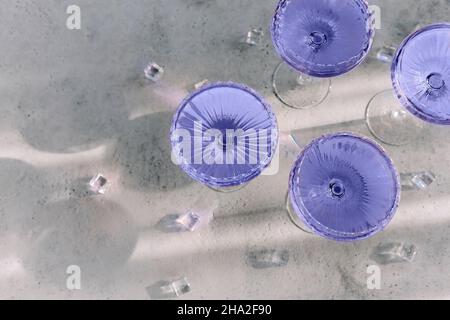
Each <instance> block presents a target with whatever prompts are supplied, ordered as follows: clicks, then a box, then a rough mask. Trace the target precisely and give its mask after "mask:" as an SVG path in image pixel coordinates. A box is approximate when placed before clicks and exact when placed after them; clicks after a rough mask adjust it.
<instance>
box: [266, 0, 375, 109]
mask: <svg viewBox="0 0 450 320" xmlns="http://www.w3.org/2000/svg"><path fill="white" fill-rule="evenodd" d="M373 22H374V21H373V17H372V14H371V13H370V11H369V8H368V5H367V3H366V2H365V1H364V0H281V1H280V2H279V3H278V7H277V9H276V13H275V15H274V18H273V21H272V26H271V33H272V40H273V43H274V46H275V49H276V51H277V53H278V55H279V56H280V57H281V58H282V59H283V60H284V62H286V64H287V65H288V66H283V65H282V64H280V65H279V66H278V67H277V69H276V70H275V73H274V76H273V87H274V91H275V94H276V95H277V97H278V98H279V99H280V100H281V101H282V102H283V103H284V104H286V105H288V106H292V107H298V108H301V107H305V106H313V105H317V104H318V103H320V102H321V101H323V100H324V99H325V97H326V96H327V94H328V92H329V89H330V81H329V79H326V80H324V79H315V78H330V77H336V76H339V75H342V74H344V73H346V72H349V71H350V70H352V69H353V68H355V67H356V66H358V65H359V64H360V63H361V62H362V61H363V60H364V58H365V57H366V55H367V53H368V52H369V50H370V48H371V45H372V42H373V36H374V27H373ZM292 69H294V70H292ZM299 73H301V75H299ZM294 76H295V77H294ZM299 76H300V77H299ZM295 83H296V84H297V87H298V86H299V85H300V87H298V88H297V89H301V90H303V91H305V92H301V93H300V92H299V95H305V94H306V96H307V98H303V99H304V100H303V101H302V100H297V101H295V100H296V99H301V98H295V96H294V95H293V93H292V91H293V90H295V89H296V88H295ZM308 85H310V86H311V85H313V88H311V89H310V90H309V91H308V89H307V88H304V87H306V86H308ZM311 91H312V92H311ZM300 104H303V105H300Z"/></svg>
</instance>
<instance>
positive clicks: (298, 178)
mask: <svg viewBox="0 0 450 320" xmlns="http://www.w3.org/2000/svg"><path fill="white" fill-rule="evenodd" d="M400 189H401V188H400V179H399V175H398V174H397V171H396V170H395V168H394V165H393V163H392V160H391V159H390V158H389V157H388V156H387V155H386V153H385V152H384V150H383V149H382V148H381V147H380V146H379V145H378V144H376V143H375V142H373V141H372V140H370V139H368V138H365V137H362V136H358V135H355V134H352V133H336V134H329V135H325V136H322V137H320V138H318V139H316V140H314V141H313V142H312V143H311V144H309V145H308V146H307V147H306V148H305V149H304V150H303V151H302V152H301V153H300V155H299V156H298V158H297V160H296V162H295V164H294V166H293V168H292V171H291V174H290V177H289V192H288V198H287V209H288V212H289V215H290V217H291V219H292V221H293V222H294V223H295V224H296V225H297V226H298V227H299V228H301V229H302V230H304V231H307V232H312V233H315V234H318V235H319V236H322V237H325V238H327V239H331V240H335V241H356V240H361V239H365V238H368V237H370V236H372V235H374V234H375V233H377V232H379V231H381V230H382V229H383V228H384V227H386V225H387V224H388V223H389V222H390V221H391V219H392V217H393V216H394V214H395V212H396V210H397V206H398V203H399V199H400Z"/></svg>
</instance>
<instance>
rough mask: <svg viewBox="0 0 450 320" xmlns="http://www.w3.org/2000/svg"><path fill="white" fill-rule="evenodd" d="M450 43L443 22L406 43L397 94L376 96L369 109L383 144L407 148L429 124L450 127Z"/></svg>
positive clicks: (397, 65)
mask: <svg viewBox="0 0 450 320" xmlns="http://www.w3.org/2000/svg"><path fill="white" fill-rule="evenodd" d="M449 39H450V24H449V23H438V24H433V25H430V26H426V27H423V28H421V29H419V30H417V31H415V32H413V33H412V34H411V35H409V36H408V37H407V38H406V39H405V40H404V41H403V42H402V44H401V45H400V47H399V49H398V50H397V52H396V54H395V56H394V58H393V61H392V66H391V78H392V85H393V88H394V90H387V91H384V92H381V93H379V94H377V95H376V96H374V97H373V98H372V99H371V101H370V102H369V104H368V106H367V110H366V122H367V125H368V127H369V129H370V131H371V132H372V134H373V135H374V136H375V137H377V138H378V139H379V140H380V141H383V142H385V143H388V144H391V145H404V144H406V143H409V142H411V141H413V140H415V139H416V138H417V137H418V136H419V135H420V134H421V131H422V129H423V128H424V126H425V124H426V123H432V124H440V125H450V45H449V41H450V40H449ZM424 121H425V122H424Z"/></svg>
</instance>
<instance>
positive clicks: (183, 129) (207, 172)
mask: <svg viewBox="0 0 450 320" xmlns="http://www.w3.org/2000/svg"><path fill="white" fill-rule="evenodd" d="M170 139H171V143H172V150H173V159H174V160H175V161H176V162H177V163H178V164H179V165H180V166H181V168H182V169H183V170H184V171H185V172H186V173H187V174H188V175H189V176H190V177H192V178H193V179H194V180H196V181H199V182H201V183H203V184H205V185H207V186H209V187H211V188H213V189H216V190H219V191H234V190H236V189H237V188H239V187H242V186H243V185H245V184H246V183H247V182H249V181H250V180H252V179H254V178H255V177H257V176H258V175H260V174H261V172H262V171H263V170H264V169H265V168H266V167H268V166H269V164H270V162H271V160H272V157H273V155H274V153H275V150H276V147H277V143H278V126H277V121H276V118H275V115H274V114H273V112H272V110H271V107H270V106H269V105H268V104H267V103H266V102H264V100H263V99H262V98H261V96H260V95H259V94H257V93H256V92H255V91H253V90H252V89H250V88H248V87H247V86H245V85H241V84H235V83H231V82H226V83H225V82H220V83H214V84H210V85H205V86H203V87H202V88H200V89H199V90H197V91H195V92H193V93H192V94H190V95H189V96H188V97H187V98H186V99H185V100H184V101H183V102H182V103H181V105H180V106H179V108H178V110H177V112H176V114H175V116H174V118H173V124H172V127H171V137H170ZM186 142H187V144H186Z"/></svg>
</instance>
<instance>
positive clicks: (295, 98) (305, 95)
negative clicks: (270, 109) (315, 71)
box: [272, 62, 331, 109]
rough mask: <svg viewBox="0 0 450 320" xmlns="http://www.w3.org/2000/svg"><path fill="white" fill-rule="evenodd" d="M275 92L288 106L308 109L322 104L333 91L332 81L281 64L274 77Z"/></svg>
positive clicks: (283, 63)
mask: <svg viewBox="0 0 450 320" xmlns="http://www.w3.org/2000/svg"><path fill="white" fill-rule="evenodd" d="M272 87H273V92H274V93H275V95H276V96H277V98H278V99H279V100H280V101H281V102H282V103H283V104H284V105H286V106H288V107H290V108H294V109H307V108H311V107H314V106H317V105H319V104H321V103H322V102H323V101H324V100H325V98H326V97H327V96H328V94H329V92H330V89H331V80H330V79H327V78H316V77H311V76H308V75H306V74H302V73H300V72H298V71H297V70H295V69H293V68H291V67H290V66H289V65H288V64H287V63H285V62H281V63H280V64H279V65H278V66H277V67H276V69H275V71H274V73H273V76H272Z"/></svg>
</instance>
